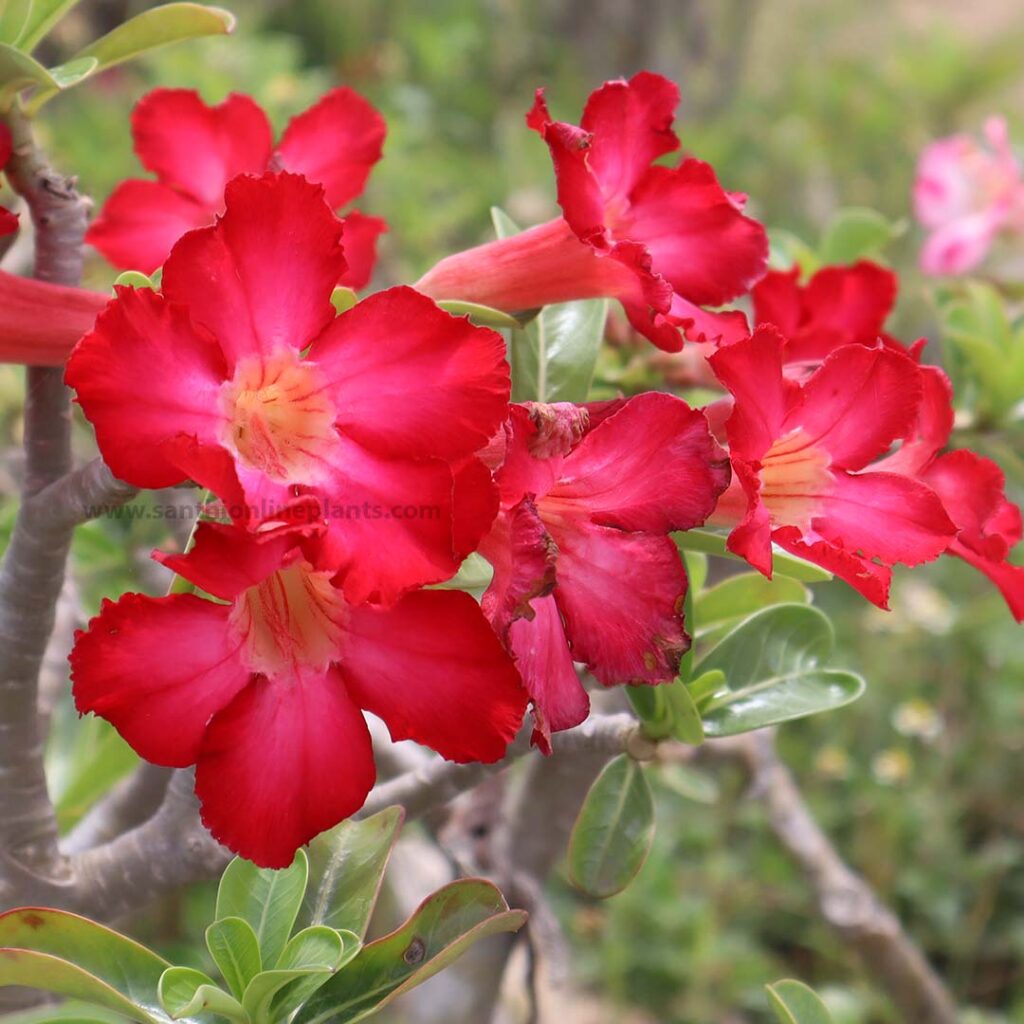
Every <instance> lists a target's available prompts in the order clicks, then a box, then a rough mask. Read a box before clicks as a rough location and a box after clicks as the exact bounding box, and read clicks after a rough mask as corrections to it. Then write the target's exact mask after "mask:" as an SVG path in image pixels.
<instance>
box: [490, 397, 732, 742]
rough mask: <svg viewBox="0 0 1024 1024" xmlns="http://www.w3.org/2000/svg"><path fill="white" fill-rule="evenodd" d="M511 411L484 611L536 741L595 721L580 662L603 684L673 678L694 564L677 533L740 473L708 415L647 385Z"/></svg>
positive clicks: (700, 517)
mask: <svg viewBox="0 0 1024 1024" xmlns="http://www.w3.org/2000/svg"><path fill="white" fill-rule="evenodd" d="M593 413H594V414H593V415H590V413H589V411H588V409H587V408H586V407H582V406H572V405H556V406H537V405H534V406H530V407H524V406H513V407H512V417H511V420H510V422H509V427H508V441H507V449H506V452H505V457H504V462H503V464H502V465H501V467H500V469H499V470H498V471H497V474H496V481H497V483H498V487H499V490H500V493H501V511H500V513H499V515H498V518H497V520H496V521H495V524H494V527H493V529H492V531H491V533H490V535H489V536H488V537H487V538H486V539H485V540H484V541H483V543H482V544H481V546H480V552H481V554H483V555H484V557H485V558H487V559H488V561H490V562H491V564H492V565H493V566H494V579H493V581H492V583H491V586H490V587H489V589H488V590H487V593H486V594H485V595H484V600H483V608H484V613H485V614H486V615H487V617H488V618H489V619H490V621H491V623H492V625H493V626H494V627H495V629H496V630H497V631H498V634H499V635H500V636H501V637H503V639H505V641H506V643H507V644H508V646H509V648H510V650H511V651H512V652H513V654H514V655H515V657H516V661H517V664H518V666H519V670H520V672H521V673H522V676H523V680H524V682H525V684H526V688H527V690H528V692H529V694H530V697H531V699H532V701H533V704H534V712H535V718H536V727H535V730H534V741H535V742H536V743H538V745H540V746H541V747H542V748H544V749H550V747H549V739H550V734H551V733H552V732H555V731H558V730H560V729H568V728H570V727H571V726H573V725H576V724H578V723H579V722H581V721H583V719H585V718H586V717H587V712H588V708H589V701H588V699H587V695H586V692H585V691H584V690H583V687H582V685H581V684H580V682H579V679H578V678H577V676H576V672H575V669H574V668H573V661H582V662H586V664H587V665H588V666H589V667H590V668H591V670H592V671H593V672H594V674H595V675H596V677H597V678H598V679H599V680H600V681H601V682H602V683H603V684H605V685H606V686H610V685H612V684H615V683H625V682H630V683H634V682H635V683H660V682H665V681H667V680H671V679H673V678H674V677H675V674H676V671H677V670H678V667H679V658H680V656H681V655H682V654H683V652H684V651H686V649H687V648H688V647H689V638H688V637H687V635H686V634H685V632H684V631H683V620H682V599H683V596H684V594H685V593H686V573H685V570H684V568H683V564H682V561H681V560H680V557H679V553H678V551H677V550H676V546H675V544H674V543H673V542H672V540H671V539H670V538H669V537H667V536H666V534H668V532H669V531H671V530H685V529H688V528H690V527H692V526H697V525H699V524H700V523H702V522H704V520H705V518H706V517H707V516H708V515H709V513H710V512H711V510H712V509H713V508H714V505H715V501H716V499H717V498H718V495H719V494H720V493H721V492H722V490H723V489H724V488H725V487H726V485H727V483H728V480H729V469H728V463H727V461H726V460H725V459H724V453H723V452H722V451H721V449H720V448H719V447H718V445H717V444H716V443H715V442H714V441H713V440H712V438H711V437H710V435H709V433H708V428H707V423H706V422H705V421H704V418H703V417H702V416H701V415H700V413H699V412H695V411H694V410H692V409H690V408H689V406H687V405H686V403H685V402H682V401H680V400H679V399H678V398H674V397H672V396H671V395H666V394H655V393H649V394H644V395H639V396H638V397H636V398H632V399H630V400H629V401H627V402H616V403H611V404H610V405H608V406H605V407H595V408H594V410H593Z"/></svg>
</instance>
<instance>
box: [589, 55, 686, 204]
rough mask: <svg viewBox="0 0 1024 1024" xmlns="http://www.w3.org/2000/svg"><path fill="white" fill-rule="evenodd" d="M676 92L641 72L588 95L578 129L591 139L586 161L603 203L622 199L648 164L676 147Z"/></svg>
mask: <svg viewBox="0 0 1024 1024" xmlns="http://www.w3.org/2000/svg"><path fill="white" fill-rule="evenodd" d="M678 106H679V88H678V86H677V85H676V84H675V82H671V81H669V80H668V79H667V78H663V77H662V76H661V75H656V74H652V73H651V72H650V71H641V72H639V73H638V74H636V75H634V76H633V77H632V78H631V79H630V80H629V81H628V82H626V81H622V80H619V81H614V82H605V84H604V85H603V86H601V88H600V89H597V90H595V91H594V92H592V93H591V94H590V98H589V99H588V100H587V105H586V107H585V108H584V111H583V118H582V120H581V122H580V127H581V128H582V129H583V130H584V131H585V132H590V133H592V135H593V141H592V143H591V145H590V150H589V152H588V153H587V163H588V165H589V166H590V169H591V171H592V172H593V173H594V176H595V177H596V178H597V180H598V182H599V183H600V186H601V191H602V192H603V193H604V196H605V199H606V200H612V199H615V198H617V197H625V196H628V195H629V193H630V192H631V191H632V190H633V187H634V186H635V185H636V183H637V181H638V180H639V179H640V177H641V176H642V175H643V173H644V171H646V170H647V168H648V166H650V164H651V163H653V161H655V160H657V158H658V157H659V156H663V155H664V154H665V153H671V152H672V151H673V150H676V149H678V148H679V139H678V138H677V137H676V133H675V132H674V131H672V122H673V120H675V112H676V107H678Z"/></svg>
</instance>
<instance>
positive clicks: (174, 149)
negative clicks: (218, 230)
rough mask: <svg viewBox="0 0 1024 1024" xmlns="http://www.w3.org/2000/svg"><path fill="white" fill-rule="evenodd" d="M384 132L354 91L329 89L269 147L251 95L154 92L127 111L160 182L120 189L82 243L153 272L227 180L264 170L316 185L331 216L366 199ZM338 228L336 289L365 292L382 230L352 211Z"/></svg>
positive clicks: (216, 203) (210, 210)
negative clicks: (340, 252) (340, 266)
mask: <svg viewBox="0 0 1024 1024" xmlns="http://www.w3.org/2000/svg"><path fill="white" fill-rule="evenodd" d="M385 132H386V128H385V125H384V120H383V118H382V117H381V116H380V114H379V113H377V111H376V110H375V109H374V108H373V107H372V106H371V105H370V104H369V103H368V102H367V101H366V100H364V99H363V98H362V96H360V95H359V94H358V93H356V92H353V91H352V90H351V89H333V90H331V92H329V93H327V95H326V96H324V97H323V98H322V99H321V100H320V101H319V102H318V103H316V104H315V105H314V106H312V107H310V108H309V110H307V111H305V113H302V114H299V115H298V117H294V118H292V120H291V121H290V122H289V123H288V126H287V127H286V128H285V130H284V134H283V135H282V136H281V139H280V141H279V142H278V144H277V146H276V148H275V147H274V143H273V136H272V134H271V128H270V122H269V121H268V120H267V115H266V114H264V113H263V111H262V110H261V109H260V108H259V107H258V106H257V105H256V103H254V102H253V100H251V99H250V98H249V97H248V96H241V95H239V94H237V93H232V94H231V95H230V96H229V97H228V98H227V99H226V100H224V102H223V103H220V104H218V105H217V106H215V107H210V106H207V105H206V104H205V103H204V102H203V101H202V100H201V99H200V98H199V94H198V93H196V92H193V91H192V90H190V89H154V90H153V91H152V92H151V93H149V94H148V95H146V96H144V97H143V98H142V100H141V101H140V102H139V104H138V106H136V108H135V110H134V111H133V112H132V135H133V136H134V138H135V152H136V153H137V154H138V157H139V160H140V161H141V163H142V165H143V166H144V167H145V168H146V169H147V170H150V171H152V172H153V173H154V174H155V175H156V178H157V180H156V181H150V180H143V179H136V178H132V179H129V180H128V181H124V182H122V183H121V184H120V185H118V187H117V188H116V189H114V191H113V193H112V194H111V196H110V198H109V199H108V200H107V202H106V203H105V204H104V206H103V209H102V211H101V212H100V215H99V217H97V219H96V221H95V222H94V223H93V225H92V226H91V227H90V228H89V231H88V234H87V235H86V241H87V242H89V243H90V244H92V245H94V246H95V247H96V248H97V249H99V251H100V252H101V253H103V255H104V256H105V257H106V258H107V259H108V260H109V261H110V262H111V263H113V264H114V266H115V267H120V268H122V269H134V270H141V271H143V272H144V273H147V274H149V273H152V272H153V271H154V270H156V268H157V267H159V266H160V265H161V264H162V263H163V262H164V260H165V259H166V258H167V254H168V253H169V252H170V250H171V246H172V245H173V244H174V243H175V242H176V241H177V240H178V239H179V238H180V237H181V236H182V235H183V234H185V232H186V231H189V230H191V229H192V228H197V227H202V226H204V225H206V224H210V223H211V222H212V221H213V219H214V217H215V215H216V214H218V213H219V212H221V210H223V208H224V188H225V186H226V185H227V183H228V182H229V181H230V180H231V179H232V178H234V177H235V176H236V175H238V174H262V173H263V171H265V170H267V169H268V168H269V169H271V170H286V171H293V172H294V173H296V174H301V175H303V176H304V177H306V178H307V179H308V180H309V181H311V182H313V183H314V184H319V185H323V187H324V192H325V193H326V198H327V202H328V204H329V205H330V207H331V209H334V210H336V209H338V208H339V207H342V206H344V205H345V204H346V203H349V202H351V201H352V200H353V199H355V198H356V196H358V195H359V194H360V192H362V191H363V187H364V186H365V185H366V179H367V178H368V177H369V174H370V171H371V170H372V169H373V165H374V164H375V163H376V162H377V161H378V160H379V159H380V154H381V148H382V146H383V144H384V135H385ZM342 223H343V224H344V225H345V228H346V230H345V235H344V240H345V252H346V255H347V256H348V267H347V269H346V272H345V274H344V275H343V276H342V277H341V280H340V283H341V284H345V285H348V286H349V287H352V288H362V287H363V286H364V285H366V284H367V282H368V281H369V280H370V274H371V272H372V270H373V263H374V249H375V246H376V244H377V237H378V236H379V235H380V234H381V232H383V231H386V230H387V225H386V224H385V222H384V221H383V220H380V219H379V218H377V217H367V216H365V215H364V214H361V213H358V212H355V211H354V212H353V213H351V214H349V215H348V217H346V218H344V220H343V221H342Z"/></svg>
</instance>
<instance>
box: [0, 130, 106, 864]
mask: <svg viewBox="0 0 1024 1024" xmlns="http://www.w3.org/2000/svg"><path fill="white" fill-rule="evenodd" d="M8 124H9V127H10V129H11V135H12V139H13V143H14V151H13V155H12V156H11V159H10V162H9V163H8V164H7V167H6V168H5V173H6V175H7V178H8V180H9V182H10V183H11V186H12V187H13V188H14V190H15V191H16V192H17V193H18V194H19V195H21V196H22V197H23V198H24V200H25V202H26V203H27V205H28V209H29V212H30V214H31V216H32V223H33V225H34V226H35V243H36V252H35V277H36V278H37V279H39V280H40V281H47V282H49V283H51V284H56V285H77V284H78V283H79V281H80V279H81V273H82V238H83V236H84V234H85V226H86V217H87V213H88V209H89V204H88V201H87V200H85V199H83V198H82V197H80V196H79V195H78V193H77V191H76V190H75V183H74V180H73V179H70V178H64V177H62V176H60V175H58V174H56V173H55V172H54V171H53V170H52V169H51V168H50V167H49V165H48V164H47V162H46V159H45V157H44V156H43V154H42V152H41V151H40V150H39V149H38V148H37V147H36V145H35V142H34V140H33V138H32V133H31V128H30V126H29V124H28V122H27V121H26V120H25V119H24V118H23V117H21V116H20V115H17V114H16V113H13V114H11V115H9V117H8ZM70 465H71V411H70V400H69V395H68V391H67V388H66V387H65V386H64V381H63V374H62V371H61V370H60V369H57V368H54V367H33V366H30V367H28V369H27V371H26V393H25V479H24V484H23V489H22V490H23V501H22V505H21V509H20V510H19V513H18V518H17V520H16V522H15V526H14V531H13V533H12V536H11V542H10V544H9V546H8V548H7V552H6V554H5V556H4V561H3V565H2V566H0V643H2V645H3V647H2V651H0V847H2V848H3V849H5V850H6V851H7V852H8V853H9V854H10V855H11V856H13V857H15V858H16V859H18V860H19V861H21V862H23V863H25V864H28V865H31V866H33V867H35V868H37V869H38V870H41V871H44V872H50V873H54V874H59V873H60V871H61V870H62V869H61V865H60V858H59V854H58V850H57V822H56V816H55V815H54V812H53V806H52V804H51V803H50V799H49V796H48V794H47V790H46V776H45V774H44V772H43V737H42V735H41V734H40V729H39V717H38V693H37V689H38V680H39V670H40V666H41V664H42V660H43V655H44V652H45V650H46V644H47V641H48V640H49V637H50V633H51V632H52V630H53V624H54V616H55V609H56V607H57V600H58V598H59V597H60V592H61V587H62V586H63V583H64V564H65V561H66V558H67V552H68V548H69V547H70V544H71V532H72V529H73V527H72V526H70V525H69V526H67V527H66V528H56V529H54V528H52V524H50V526H48V525H47V524H46V523H45V520H46V519H47V518H48V517H47V516H46V515H44V516H43V517H42V521H41V518H40V516H39V510H38V509H37V508H36V507H35V506H36V504H37V503H35V502H33V501H32V498H33V496H36V495H38V494H39V493H40V492H41V491H43V490H44V488H46V487H47V485H48V484H50V483H52V482H53V481H54V480H56V479H57V478H58V477H60V476H61V475H63V474H64V473H67V471H68V470H69V468H70Z"/></svg>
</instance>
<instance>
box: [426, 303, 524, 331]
mask: <svg viewBox="0 0 1024 1024" xmlns="http://www.w3.org/2000/svg"><path fill="white" fill-rule="evenodd" d="M437 304H438V305H439V306H440V307H441V308H442V309H443V310H444V311H445V312H446V313H451V314H452V316H468V317H469V319H470V320H472V321H473V323H475V324H478V325H480V326H481V327H510V328H513V329H518V328H519V327H520V326H522V325H521V324H520V322H519V321H518V320H517V319H516V318H515V317H514V316H510V315H509V314H508V313H503V312H502V311H501V310H500V309H492V308H491V307H490V306H481V305H480V303H478V302H462V301H461V300H459V299H440V300H438V303H437Z"/></svg>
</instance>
